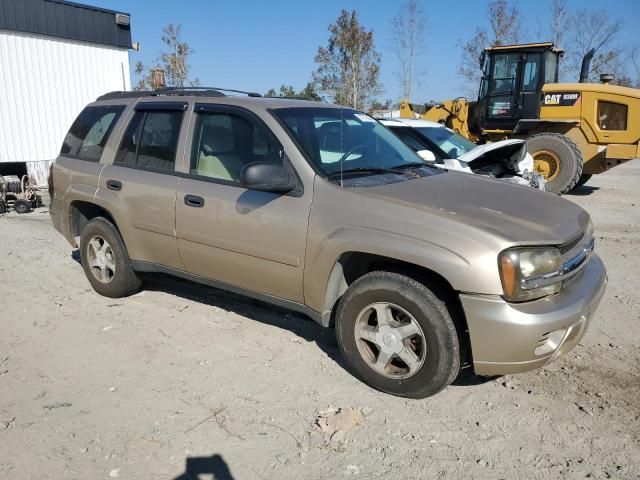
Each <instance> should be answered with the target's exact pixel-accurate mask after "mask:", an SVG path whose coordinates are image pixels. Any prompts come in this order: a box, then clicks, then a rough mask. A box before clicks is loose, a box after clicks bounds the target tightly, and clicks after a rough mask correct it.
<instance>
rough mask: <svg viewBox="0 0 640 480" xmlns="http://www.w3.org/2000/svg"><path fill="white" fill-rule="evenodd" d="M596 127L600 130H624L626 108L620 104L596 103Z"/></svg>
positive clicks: (625, 127) (625, 125)
mask: <svg viewBox="0 0 640 480" xmlns="http://www.w3.org/2000/svg"><path fill="white" fill-rule="evenodd" d="M598 126H599V127H600V129H601V130H626V129H627V106H626V105H622V104H620V103H612V102H598Z"/></svg>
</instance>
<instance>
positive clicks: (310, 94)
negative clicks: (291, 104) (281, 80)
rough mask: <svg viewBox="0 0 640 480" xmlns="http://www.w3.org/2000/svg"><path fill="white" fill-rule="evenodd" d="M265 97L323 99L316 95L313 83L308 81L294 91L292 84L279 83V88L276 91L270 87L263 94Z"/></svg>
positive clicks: (318, 100)
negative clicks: (298, 89) (301, 87)
mask: <svg viewBox="0 0 640 480" xmlns="http://www.w3.org/2000/svg"><path fill="white" fill-rule="evenodd" d="M264 96H265V97H285V98H299V99H301V100H315V101H317V102H321V101H323V100H324V99H323V98H322V97H321V96H320V95H318V93H317V92H316V90H315V86H314V85H313V83H311V82H309V83H307V85H306V86H305V87H304V88H303V89H302V90H300V91H299V92H296V91H295V89H294V88H293V86H292V85H284V84H282V85H280V89H279V90H278V91H277V92H276V90H275V88H270V89H269V90H267V92H266V93H265V94H264Z"/></svg>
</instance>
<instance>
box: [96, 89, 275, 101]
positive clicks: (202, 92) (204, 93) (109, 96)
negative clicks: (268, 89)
mask: <svg viewBox="0 0 640 480" xmlns="http://www.w3.org/2000/svg"><path fill="white" fill-rule="evenodd" d="M223 92H231V93H241V94H243V95H247V96H248V97H262V95H260V94H259V93H255V92H245V91H244V90H234V89H231V88H217V87H163V88H159V89H158V90H134V91H130V92H122V91H116V92H108V93H105V94H104V95H100V96H99V97H98V98H97V100H113V99H117V98H141V97H156V96H160V95H193V96H198V97H226V95H225V94H224V93H223Z"/></svg>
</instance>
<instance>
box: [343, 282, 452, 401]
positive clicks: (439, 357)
mask: <svg viewBox="0 0 640 480" xmlns="http://www.w3.org/2000/svg"><path fill="white" fill-rule="evenodd" d="M336 336H337V339H338V345H339V346H340V350H341V352H342V355H343V356H344V358H345V360H346V362H347V364H348V366H349V368H350V369H351V371H352V372H353V373H354V374H355V375H356V376H357V377H358V378H360V379H361V380H362V381H364V382H365V383H367V384H368V385H370V386H371V387H373V388H375V389H377V390H381V391H383V392H386V393H390V394H393V395H398V396H401V397H410V398H424V397H428V396H431V395H434V394H436V393H438V392H439V391H441V390H442V389H444V388H446V387H447V386H448V385H450V384H451V382H453V380H454V379H455V378H456V376H457V375H458V372H459V370H460V344H459V341H458V336H457V333H456V328H455V325H454V323H453V321H452V319H451V317H450V315H449V312H448V310H447V308H446V306H445V304H444V302H443V301H442V300H440V299H439V298H438V297H436V295H434V293H433V292H432V291H431V290H429V289H428V288H427V287H426V286H424V285H423V284H421V283H419V282H417V281H415V280H413V279H411V278H409V277H406V276H404V275H401V274H398V273H391V272H372V273H368V274H366V275H364V276H362V277H361V278H359V279H358V280H356V281H355V282H354V283H353V284H352V285H351V286H350V287H349V288H348V289H347V291H346V292H345V294H344V295H343V297H342V298H341V300H340V303H339V305H338V311H337V313H336Z"/></svg>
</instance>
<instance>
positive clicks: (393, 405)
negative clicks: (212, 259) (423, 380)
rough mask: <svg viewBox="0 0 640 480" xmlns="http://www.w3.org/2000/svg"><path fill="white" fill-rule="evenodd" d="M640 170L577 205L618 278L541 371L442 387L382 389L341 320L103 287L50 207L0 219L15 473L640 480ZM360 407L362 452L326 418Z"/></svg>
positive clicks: (0, 344)
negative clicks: (341, 440) (583, 328)
mask: <svg viewBox="0 0 640 480" xmlns="http://www.w3.org/2000/svg"><path fill="white" fill-rule="evenodd" d="M638 185H640V162H639V161H636V162H634V163H633V164H627V165H625V166H622V167H619V168H617V169H615V170H613V171H611V172H609V173H607V174H604V175H600V176H597V177H594V178H593V179H592V181H591V182H589V186H587V187H583V188H582V189H581V190H580V191H579V192H577V194H575V195H569V196H567V198H568V199H569V200H571V201H574V202H576V203H578V204H580V205H583V206H584V207H586V208H587V209H588V210H589V211H590V212H591V214H592V215H593V218H594V220H595V223H596V228H597V250H598V252H599V253H600V255H601V256H602V257H603V259H604V261H605V263H606V265H607V268H608V271H609V279H610V283H609V289H608V292H607V294H606V296H605V298H604V300H603V303H602V305H601V307H600V309H599V311H598V313H597V315H596V316H595V318H594V319H593V322H592V324H591V327H590V330H589V331H588V332H587V334H586V336H585V337H584V339H583V341H582V343H581V344H580V345H579V346H578V347H577V348H576V349H575V350H574V351H573V352H571V353H570V354H568V355H567V356H565V357H563V358H561V359H560V360H559V361H557V362H556V363H554V364H552V365H550V366H548V367H546V368H544V369H543V370H539V371H535V372H531V373H528V374H522V375H517V376H510V377H508V378H504V377H503V378H499V379H493V380H490V381H483V380H482V379H478V378H465V379H464V380H462V381H459V382H457V383H458V384H457V385H453V386H451V387H449V388H448V389H447V390H445V391H444V392H443V393H441V394H439V395H437V396H436V397H434V398H430V399H426V400H420V401H415V400H404V399H399V398H394V397H392V396H389V395H385V394H382V393H379V392H376V391H374V390H371V389H370V388H368V387H367V386H365V385H364V384H362V383H360V382H359V381H357V380H356V379H355V378H353V377H352V376H351V375H350V374H349V373H348V372H347V371H345V369H344V368H343V365H342V364H341V360H340V356H339V352H338V350H337V346H336V344H335V340H334V337H333V332H332V331H325V330H323V329H321V328H320V327H319V326H317V325H316V324H314V323H313V322H312V321H310V320H308V319H306V318H304V317H302V316H300V315H298V314H295V313H290V312H286V311H283V310H278V309H274V308H273V307H270V306H267V305H264V304H261V303H256V302H252V301H248V300H247V299H245V298H242V297H239V296H236V295H230V294H227V293H224V292H220V291H217V290H214V289H211V288H208V287H202V286H198V285H195V284H191V283H188V282H184V281H181V280H174V279H171V278H168V277H155V278H154V279H151V280H149V281H148V283H147V288H146V290H145V291H144V292H142V293H140V294H138V295H136V296H134V297H131V298H128V299H121V300H112V299H108V298H103V297H100V296H98V295H97V294H96V293H94V292H93V290H92V289H91V288H90V286H89V283H88V282H87V280H86V279H85V277H84V274H83V271H82V268H81V266H80V265H79V263H78V261H77V252H76V253H74V252H72V249H71V248H70V246H69V245H68V244H67V243H66V242H65V240H63V238H62V237H61V236H60V235H58V234H57V233H56V232H55V231H54V230H53V228H52V226H51V224H50V222H49V217H48V214H47V213H46V209H40V211H38V212H35V213H32V214H29V215H23V216H20V217H18V216H16V215H15V214H8V215H5V216H3V217H1V218H0V239H1V240H0V245H1V250H2V254H1V257H0V279H1V280H2V283H1V286H0V288H1V292H2V294H1V295H2V296H1V297H0V298H1V300H0V332H1V335H0V478H3V479H21V480H22V479H29V478H34V479H35V478H37V479H41V478H51V479H75V478H78V479H86V478H91V479H98V478H116V477H117V478H127V479H130V478H140V479H142V478H144V479H147V478H163V479H164V478H169V479H173V478H180V479H186V478H198V477H197V474H198V473H203V474H205V473H208V474H209V476H208V477H207V476H206V475H203V476H202V477H200V478H211V474H213V478H217V479H222V480H227V479H231V478H234V479H300V478H305V479H306V478H309V479H314V478H335V477H343V476H352V475H355V476H358V477H360V478H397V479H418V478H439V477H446V478H456V477H458V478H462V477H465V478H534V479H536V478H540V479H546V478H549V479H551V478H558V477H560V476H566V477H568V478H639V477H640V418H639V417H640V293H639V289H640V280H639V276H638V271H639V270H640V255H638V253H637V251H636V249H637V248H638V247H640V208H639V206H640V188H638ZM331 406H335V407H347V406H351V407H360V408H361V409H362V412H363V413H364V421H363V422H362V423H363V425H362V426H356V427H354V429H353V430H352V431H351V432H350V434H349V436H348V441H347V443H346V445H344V446H342V447H339V448H337V449H336V448H333V447H331V446H330V447H317V446H314V445H310V442H309V439H310V432H312V431H314V429H313V427H312V425H313V423H314V421H315V420H316V417H317V416H318V412H319V411H321V410H325V409H327V408H328V407H331Z"/></svg>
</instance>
